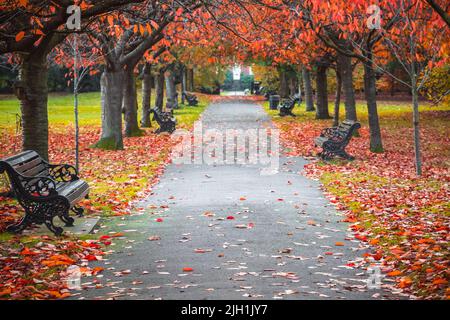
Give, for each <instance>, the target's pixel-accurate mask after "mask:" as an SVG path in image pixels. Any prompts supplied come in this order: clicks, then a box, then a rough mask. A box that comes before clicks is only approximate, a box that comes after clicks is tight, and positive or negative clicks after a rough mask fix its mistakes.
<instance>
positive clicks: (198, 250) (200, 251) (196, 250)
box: [194, 249, 206, 253]
mask: <svg viewBox="0 0 450 320" xmlns="http://www.w3.org/2000/svg"><path fill="white" fill-rule="evenodd" d="M194 252H195V253H205V252H206V251H205V250H203V249H195V250H194Z"/></svg>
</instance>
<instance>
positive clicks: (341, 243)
mask: <svg viewBox="0 0 450 320" xmlns="http://www.w3.org/2000/svg"><path fill="white" fill-rule="evenodd" d="M334 245H335V246H338V247H342V246H343V245H344V243H343V242H339V241H338V242H336V243H335V244H334Z"/></svg>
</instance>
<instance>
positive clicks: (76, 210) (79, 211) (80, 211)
mask: <svg viewBox="0 0 450 320" xmlns="http://www.w3.org/2000/svg"><path fill="white" fill-rule="evenodd" d="M72 211H73V212H74V213H75V214H76V215H77V216H78V217H82V216H83V213H84V209H83V208H81V207H79V206H73V207H72Z"/></svg>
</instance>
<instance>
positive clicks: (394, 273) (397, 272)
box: [387, 270, 402, 277]
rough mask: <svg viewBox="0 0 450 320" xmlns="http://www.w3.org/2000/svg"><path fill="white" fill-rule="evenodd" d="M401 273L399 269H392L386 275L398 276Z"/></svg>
mask: <svg viewBox="0 0 450 320" xmlns="http://www.w3.org/2000/svg"><path fill="white" fill-rule="evenodd" d="M401 274H402V272H401V271H400V270H394V271H391V272H389V273H388V274H387V275H388V276H389V277H396V276H399V275H401Z"/></svg>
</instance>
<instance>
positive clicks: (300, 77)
mask: <svg viewBox="0 0 450 320" xmlns="http://www.w3.org/2000/svg"><path fill="white" fill-rule="evenodd" d="M297 90H298V95H299V97H300V99H301V98H302V74H301V72H300V71H299V72H298V73H297Z"/></svg>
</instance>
